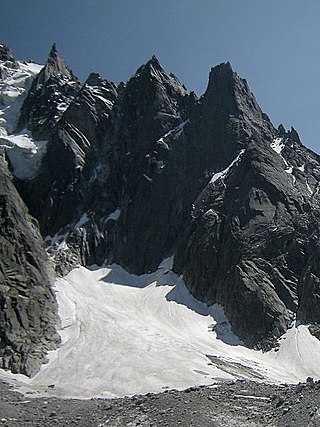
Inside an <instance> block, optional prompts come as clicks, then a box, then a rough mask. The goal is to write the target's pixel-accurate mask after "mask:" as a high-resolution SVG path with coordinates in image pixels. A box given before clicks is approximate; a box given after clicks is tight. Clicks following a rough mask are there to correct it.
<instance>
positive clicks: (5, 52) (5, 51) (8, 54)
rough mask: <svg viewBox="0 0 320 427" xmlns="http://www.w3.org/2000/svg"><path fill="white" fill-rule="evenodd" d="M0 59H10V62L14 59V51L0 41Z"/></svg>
mask: <svg viewBox="0 0 320 427" xmlns="http://www.w3.org/2000/svg"><path fill="white" fill-rule="evenodd" d="M0 61H10V62H14V61H15V59H14V53H13V52H12V50H11V49H10V48H9V47H8V46H7V45H5V44H4V43H0Z"/></svg>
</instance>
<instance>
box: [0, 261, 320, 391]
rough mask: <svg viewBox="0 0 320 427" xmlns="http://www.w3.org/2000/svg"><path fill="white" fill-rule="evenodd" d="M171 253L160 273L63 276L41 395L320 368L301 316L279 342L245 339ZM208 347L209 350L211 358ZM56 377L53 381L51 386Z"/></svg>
mask: <svg viewBox="0 0 320 427" xmlns="http://www.w3.org/2000/svg"><path fill="white" fill-rule="evenodd" d="M170 268H171V265H170V260H166V261H165V262H164V263H163V264H162V266H161V267H160V268H159V269H158V270H157V271H156V272H155V273H152V274H147V275H142V276H134V275H130V274H128V273H127V272H126V271H124V270H123V269H122V268H121V267H119V266H117V265H112V266H110V267H107V268H95V269H92V270H89V269H87V268H84V267H78V268H76V269H75V270H73V271H71V272H70V273H69V274H68V275H67V276H66V277H65V278H63V279H58V280H57V281H56V286H55V292H56V295H57V300H58V304H59V315H60V318H61V330H60V334H61V337H62V345H61V347H60V349H59V350H56V351H54V352H51V353H50V355H49V359H50V361H49V363H48V364H46V365H43V367H42V369H41V371H40V372H39V373H38V374H37V375H36V376H35V377H34V378H32V379H31V380H30V379H28V378H26V377H24V376H22V375H13V374H8V373H6V372H4V371H1V372H0V378H6V379H9V380H10V379H11V380H12V379H15V384H16V386H17V387H18V388H19V389H20V390H21V391H24V392H29V393H31V394H32V393H33V394H34V395H44V394H45V395H46V396H49V395H56V396H61V397H79V398H90V397H97V396H100V397H117V396H124V395H133V394H140V393H147V392H160V391H162V390H164V389H166V388H168V387H169V388H177V389H183V388H187V387H189V386H192V385H200V384H208V385H209V384H212V383H214V382H216V381H221V380H222V379H235V378H250V379H255V380H257V381H269V382H274V383H278V382H298V381H303V380H305V379H306V377H308V376H311V377H313V378H315V379H317V378H319V369H318V366H319V354H320V342H319V341H318V340H317V339H316V338H314V337H313V336H311V335H310V333H309V331H308V328H307V327H306V326H303V325H298V324H296V325H293V326H292V328H291V329H289V330H288V331H287V333H286V334H285V335H284V336H283V338H282V340H281V342H280V349H279V350H278V351H274V350H272V351H270V352H268V353H264V354H263V353H262V352H259V351H254V350H250V349H247V348H246V347H244V346H243V345H242V344H241V342H240V341H239V340H238V338H237V337H236V336H235V335H234V334H233V333H232V331H231V329H230V325H229V323H228V320H227V319H226V317H225V315H224V313H223V309H222V307H221V306H218V305H213V306H211V307H207V306H205V305H204V304H202V303H199V302H198V301H196V300H195V299H194V298H193V297H192V296H191V295H190V294H189V293H188V291H187V289H186V287H185V285H184V282H183V280H182V279H181V278H179V277H178V276H177V275H175V274H174V273H173V272H172V271H171V270H170ZM206 355H211V359H209V358H208V357H207V356H206ZM52 385H54V387H53V388H52V387H49V386H52Z"/></svg>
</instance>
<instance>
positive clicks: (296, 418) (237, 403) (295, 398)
mask: <svg viewBox="0 0 320 427" xmlns="http://www.w3.org/2000/svg"><path fill="white" fill-rule="evenodd" d="M0 417H1V418H0V425H1V426H8V427H9V426H10V427H11V426H12V427H13V426H35V427H36V426H38V427H40V426H41V427H42V426H46V427H50V426H79V427H89V426H94V427H104V426H113V427H116V426H131V427H134V426H144V427H151V426H153V427H156V426H157V427H160V426H161V427H165V426H168V427H169V426H170V427H171V426H172V427H173V426H201V427H207V426H208V427H209V426H210V427H212V426H215V427H219V426H245V427H249V426H250V427H252V426H281V427H285V426H290V427H305V426H308V427H311V426H320V382H313V380H312V379H310V378H309V379H308V380H307V382H306V383H304V384H301V383H300V384H298V385H280V386H274V385H269V384H259V383H256V382H251V381H245V380H238V381H230V382H225V383H221V384H219V385H214V386H211V387H192V388H189V389H187V390H184V391H177V390H165V391H164V392H163V393H160V394H147V395H144V396H133V397H126V398H122V399H114V400H106V399H90V400H75V399H69V400H62V399H57V398H45V397H41V398H33V397H32V398H29V397H28V396H23V395H21V394H19V393H17V392H15V391H13V390H12V389H10V387H9V386H8V385H7V384H5V383H3V382H1V383H0Z"/></svg>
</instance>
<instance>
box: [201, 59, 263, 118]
mask: <svg viewBox="0 0 320 427" xmlns="http://www.w3.org/2000/svg"><path fill="white" fill-rule="evenodd" d="M203 97H204V98H205V99H206V100H208V102H210V104H211V107H212V108H215V109H217V110H219V111H220V112H225V113H227V114H232V115H237V116H238V115H239V114H241V113H243V114H247V115H252V114H253V113H258V115H260V116H261V115H262V111H261V109H260V107H259V105H258V104H257V102H256V99H255V97H254V95H253V93H252V92H251V91H250V88H249V86H248V84H247V81H246V80H245V79H242V78H241V77H239V76H238V74H237V73H236V72H234V71H233V69H232V67H231V64H230V62H225V63H222V64H219V65H217V66H215V67H213V68H211V71H210V74H209V82H208V86H207V89H206V91H205V93H204V96H203Z"/></svg>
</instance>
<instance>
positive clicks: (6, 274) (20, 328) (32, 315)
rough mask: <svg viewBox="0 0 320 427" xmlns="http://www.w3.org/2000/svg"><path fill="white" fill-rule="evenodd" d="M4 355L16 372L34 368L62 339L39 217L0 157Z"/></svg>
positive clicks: (0, 335) (0, 338) (0, 345)
mask: <svg viewBox="0 0 320 427" xmlns="http://www.w3.org/2000/svg"><path fill="white" fill-rule="evenodd" d="M0 253H1V257H0V360H1V365H0V366H1V367H2V368H5V369H10V370H11V371H12V372H15V373H19V372H21V373H25V374H27V375H31V376H32V375H33V374H35V373H36V372H37V371H38V370H39V368H40V366H41V364H42V363H43V362H44V361H45V355H46V352H47V351H48V350H53V349H54V348H55V347H56V346H57V345H58V343H59V336H58V334H57V332H56V324H57V318H56V314H55V313H56V306H55V298H54V295H53V292H52V290H51V287H50V285H51V283H52V279H53V276H52V272H51V275H50V270H49V268H48V259H47V256H46V253H45V251H44V246H43V242H42V239H41V236H40V234H39V231H38V227H37V223H36V222H35V220H34V219H33V218H31V217H30V216H29V214H28V211H27V208H26V206H25V204H24V203H23V201H22V200H21V198H20V196H19V194H18V193H17V191H16V189H15V187H14V185H13V184H12V181H11V179H10V176H9V172H8V169H7V166H6V162H5V160H4V158H3V156H1V157H0Z"/></svg>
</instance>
